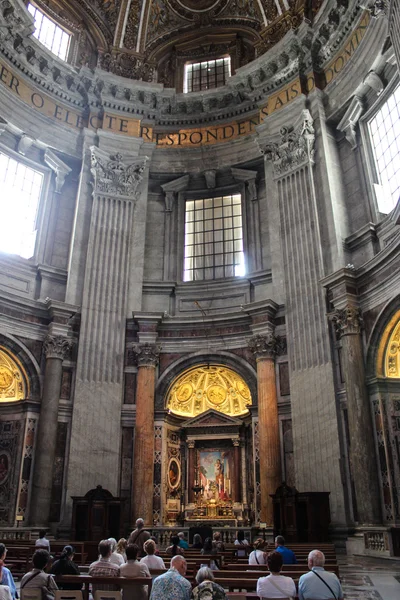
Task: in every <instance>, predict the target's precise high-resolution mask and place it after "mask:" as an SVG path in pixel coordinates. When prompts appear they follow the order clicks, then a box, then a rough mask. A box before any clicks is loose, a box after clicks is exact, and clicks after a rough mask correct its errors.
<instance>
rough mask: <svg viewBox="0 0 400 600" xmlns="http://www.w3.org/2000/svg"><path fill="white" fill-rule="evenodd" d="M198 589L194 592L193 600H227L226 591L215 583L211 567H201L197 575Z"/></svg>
mask: <svg viewBox="0 0 400 600" xmlns="http://www.w3.org/2000/svg"><path fill="white" fill-rule="evenodd" d="M196 581H197V584H198V585H197V587H195V588H194V590H193V591H192V596H191V598H192V600H225V598H226V596H225V590H224V588H222V587H221V586H220V585H218V583H215V581H214V573H213V572H212V570H211V569H210V568H209V567H201V569H199V570H198V571H197V575H196Z"/></svg>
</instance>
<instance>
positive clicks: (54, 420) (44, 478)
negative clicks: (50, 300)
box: [29, 335, 71, 527]
mask: <svg viewBox="0 0 400 600" xmlns="http://www.w3.org/2000/svg"><path fill="white" fill-rule="evenodd" d="M43 350H44V353H45V355H46V370H45V375H44V383H43V395H42V402H41V407H40V419H39V426H38V432H37V436H36V448H35V463H34V473H33V477H32V498H31V502H30V514H29V522H30V524H31V525H32V526H36V527H39V526H47V525H48V522H49V515H50V504H51V489H52V483H53V466H54V459H55V454H56V441H57V425H58V404H59V400H60V391H61V379H62V363H63V360H64V358H66V357H67V356H68V354H69V352H70V350H71V342H70V340H68V339H66V338H64V337H63V336H51V335H49V336H47V337H46V339H45V341H44V344H43Z"/></svg>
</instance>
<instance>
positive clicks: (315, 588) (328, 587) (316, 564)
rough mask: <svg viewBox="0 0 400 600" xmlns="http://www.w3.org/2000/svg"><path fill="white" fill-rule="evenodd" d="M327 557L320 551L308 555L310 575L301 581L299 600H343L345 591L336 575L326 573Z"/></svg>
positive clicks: (303, 576)
mask: <svg viewBox="0 0 400 600" xmlns="http://www.w3.org/2000/svg"><path fill="white" fill-rule="evenodd" d="M324 564H325V556H324V554H323V553H322V552H321V551H320V550H312V552H310V554H309V555H308V568H309V569H310V572H309V573H306V574H305V575H302V576H301V577H300V579H299V600H314V599H315V600H317V599H318V600H332V599H333V598H334V599H335V600H343V590H342V586H341V585H340V581H339V579H338V578H337V577H336V575H335V573H330V572H329V571H325V569H324Z"/></svg>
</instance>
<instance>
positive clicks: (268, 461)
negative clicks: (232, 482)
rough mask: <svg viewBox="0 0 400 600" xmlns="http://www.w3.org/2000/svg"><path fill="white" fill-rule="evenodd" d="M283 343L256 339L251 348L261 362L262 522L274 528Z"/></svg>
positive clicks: (278, 479)
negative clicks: (278, 368)
mask: <svg viewBox="0 0 400 600" xmlns="http://www.w3.org/2000/svg"><path fill="white" fill-rule="evenodd" d="M282 347H283V340H282V339H281V338H279V337H277V336H274V335H273V334H268V335H256V336H254V337H253V338H251V340H250V341H249V348H250V350H251V351H252V352H253V353H254V355H255V357H256V360H257V394H258V427H259V434H260V436H259V437H260V442H259V444H260V445H259V450H260V486H261V507H260V508H261V516H260V519H261V521H262V522H264V523H267V524H268V525H272V524H273V522H274V518H273V506H272V498H271V497H270V494H274V493H275V491H276V488H277V487H278V486H279V485H280V484H281V483H282V481H281V453H280V445H279V420H278V400H277V391H276V377H275V356H276V354H277V353H278V352H279V351H280V350H281V349H282Z"/></svg>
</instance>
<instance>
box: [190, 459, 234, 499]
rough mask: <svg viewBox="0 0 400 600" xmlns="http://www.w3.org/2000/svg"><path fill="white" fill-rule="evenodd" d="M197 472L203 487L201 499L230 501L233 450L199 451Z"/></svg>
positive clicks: (232, 484)
mask: <svg viewBox="0 0 400 600" xmlns="http://www.w3.org/2000/svg"><path fill="white" fill-rule="evenodd" d="M198 472H199V478H200V483H201V485H202V486H203V492H202V495H203V499H204V500H205V501H210V500H215V501H218V500H220V501H221V500H222V501H225V502H226V501H230V500H232V493H233V489H234V488H233V486H234V482H233V480H232V479H233V477H234V472H235V470H234V455H233V449H232V448H228V449H226V450H199V451H198Z"/></svg>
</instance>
